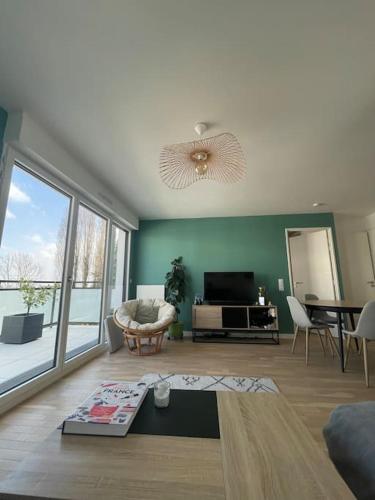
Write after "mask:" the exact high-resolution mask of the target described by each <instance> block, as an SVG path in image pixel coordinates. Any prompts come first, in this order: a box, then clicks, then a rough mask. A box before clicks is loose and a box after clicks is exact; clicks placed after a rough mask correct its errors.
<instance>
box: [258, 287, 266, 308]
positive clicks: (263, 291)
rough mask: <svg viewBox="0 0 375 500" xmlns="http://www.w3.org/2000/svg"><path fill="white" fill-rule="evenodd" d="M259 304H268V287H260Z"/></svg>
mask: <svg viewBox="0 0 375 500" xmlns="http://www.w3.org/2000/svg"><path fill="white" fill-rule="evenodd" d="M258 290H259V292H258V304H259V305H260V306H265V305H266V287H264V286H260V287H258Z"/></svg>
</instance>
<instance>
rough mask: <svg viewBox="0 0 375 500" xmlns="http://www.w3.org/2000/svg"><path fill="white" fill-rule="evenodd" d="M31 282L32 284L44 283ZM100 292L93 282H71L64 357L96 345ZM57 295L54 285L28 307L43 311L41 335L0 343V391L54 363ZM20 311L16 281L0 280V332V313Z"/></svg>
mask: <svg viewBox="0 0 375 500" xmlns="http://www.w3.org/2000/svg"><path fill="white" fill-rule="evenodd" d="M33 283H34V286H36V287H38V286H40V287H42V286H46V285H47V284H48V283H47V282H41V281H34V282H33ZM60 284H61V283H60ZM58 285H59V283H58ZM101 292H102V290H101V286H100V284H98V283H96V282H90V283H85V284H83V283H80V282H74V283H73V287H72V296H71V306H70V314H69V328H68V337H67V348H66V359H70V358H72V357H74V356H75V355H77V354H79V353H81V352H83V351H86V350H87V349H89V348H90V347H93V346H95V345H97V344H98V340H99V321H100V308H101ZM60 295H61V290H60V289H59V288H57V289H56V290H55V291H54V293H53V295H52V296H51V297H50V299H49V300H48V302H47V303H46V304H45V305H44V306H43V307H39V308H34V309H33V310H32V312H37V313H43V314H44V322H43V334H42V337H40V338H39V339H37V340H34V341H32V342H28V343H25V344H10V343H6V344H5V343H2V342H0V394H2V393H4V392H6V391H7V390H9V389H11V388H13V387H16V386H17V385H19V384H21V383H23V382H25V381H26V380H29V379H31V378H33V377H35V376H36V375H39V374H41V373H43V372H45V371H46V370H48V369H50V368H52V367H53V366H54V365H55V351H56V340H57V332H58V323H57V321H58V317H59V309H60ZM24 311H25V306H24V304H23V303H22V297H21V293H20V290H19V282H17V281H2V280H0V331H1V328H2V323H3V318H4V316H8V315H12V314H18V313H22V312H24Z"/></svg>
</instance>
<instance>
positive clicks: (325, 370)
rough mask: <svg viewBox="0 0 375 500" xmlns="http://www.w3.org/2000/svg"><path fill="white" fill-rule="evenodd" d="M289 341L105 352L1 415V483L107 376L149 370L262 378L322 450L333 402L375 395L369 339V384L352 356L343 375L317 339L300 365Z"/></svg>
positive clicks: (300, 351)
mask: <svg viewBox="0 0 375 500" xmlns="http://www.w3.org/2000/svg"><path fill="white" fill-rule="evenodd" d="M290 347H291V340H290V339H287V340H282V341H281V344H280V345H279V346H276V345H275V346H273V345H233V344H193V343H192V342H191V340H190V339H187V340H184V341H182V342H181V341H177V342H175V341H166V342H165V345H164V349H163V352H162V353H161V354H159V355H157V356H149V357H141V358H138V357H135V356H132V355H130V354H129V353H128V352H127V350H126V349H125V348H124V349H121V350H120V351H118V352H117V353H115V354H112V355H110V354H104V355H102V356H100V357H98V358H96V359H95V360H93V361H91V362H90V363H88V364H87V365H85V366H84V367H82V368H80V369H79V370H77V371H76V372H74V373H72V374H70V375H69V376H67V377H65V378H64V379H62V380H61V381H59V382H57V383H55V384H53V385H52V386H50V387H49V388H47V389H45V390H44V391H42V392H40V393H39V394H38V395H37V396H34V397H33V398H31V399H30V400H28V401H27V402H25V403H23V404H21V405H19V406H18V407H17V408H15V409H13V410H12V411H10V412H8V413H7V414H5V415H3V416H2V417H0V480H1V479H4V478H5V477H6V476H7V474H8V472H10V471H13V470H14V469H15V467H16V466H17V465H18V463H19V462H20V461H21V460H22V459H23V458H25V457H26V456H27V455H28V454H29V453H30V451H31V450H32V449H33V448H34V447H35V445H36V444H38V443H39V442H40V441H42V440H43V439H44V438H46V437H47V435H48V434H49V433H50V432H51V431H52V430H53V429H55V428H56V426H57V425H59V424H60V423H61V421H62V420H63V418H64V416H66V415H67V414H68V413H69V412H70V411H71V410H72V409H74V408H75V407H76V406H77V404H78V403H79V402H81V401H82V400H83V399H84V398H85V397H86V396H87V395H88V394H89V393H90V391H92V390H94V388H95V387H96V386H97V385H98V383H99V382H100V381H102V380H105V379H107V380H108V379H115V380H117V379H118V380H132V379H133V380H137V379H138V378H140V377H141V376H142V375H143V374H144V373H147V372H164V373H166V372H177V373H195V374H223V375H224V374H227V375H230V374H234V375H244V376H268V377H271V378H273V380H274V381H275V382H276V383H277V385H278V387H279V388H280V391H281V392H282V393H283V394H284V395H285V396H286V398H287V399H288V401H289V403H290V404H291V405H292V406H293V407H294V409H295V411H296V412H297V414H298V415H299V416H300V417H301V419H302V420H303V421H304V423H305V424H306V425H307V427H308V429H309V430H310V432H311V433H312V435H313V437H314V439H316V441H317V442H318V443H319V444H320V445H321V446H323V447H324V442H323V438H322V434H321V432H322V427H323V426H324V424H325V422H326V421H327V419H328V417H329V413H330V412H331V410H332V409H333V408H334V407H335V406H336V405H338V404H343V403H352V402H355V401H364V400H374V399H375V342H374V343H370V344H369V366H370V374H371V368H373V369H372V372H373V377H372V378H371V379H370V382H371V383H372V386H371V387H370V388H369V389H367V388H366V386H365V383H364V377H363V364H362V358H361V357H359V356H357V355H353V356H352V357H351V360H350V362H349V366H348V370H347V372H346V373H341V372H340V370H339V361H338V359H337V357H336V358H335V359H334V360H332V358H331V356H330V355H328V354H327V356H326V357H324V356H323V353H322V351H321V347H320V345H319V343H318V340H317V338H314V337H313V338H312V340H311V352H310V365H309V366H308V367H306V366H305V362H304V345H303V337H302V336H301V338H300V339H299V341H298V343H297V349H296V353H295V354H294V355H292V354H291V353H290Z"/></svg>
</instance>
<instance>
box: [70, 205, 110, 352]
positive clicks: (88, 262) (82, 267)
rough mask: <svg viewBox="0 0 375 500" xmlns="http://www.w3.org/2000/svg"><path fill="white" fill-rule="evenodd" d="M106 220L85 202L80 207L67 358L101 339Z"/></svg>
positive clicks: (72, 278) (72, 279) (72, 280)
mask: <svg viewBox="0 0 375 500" xmlns="http://www.w3.org/2000/svg"><path fill="white" fill-rule="evenodd" d="M106 239H107V220H106V219H105V218H104V217H102V216H101V215H99V214H98V213H96V212H94V211H93V210H91V209H90V208H88V207H87V206H85V205H83V204H82V203H81V204H80V205H79V209H78V220H77V231H76V243H75V251H74V266H73V275H72V276H71V278H70V283H71V287H72V289H71V295H70V310H69V325H68V336H67V345H66V354H65V359H66V360H68V359H71V358H72V357H74V356H77V354H80V353H82V352H84V351H86V350H87V349H90V348H91V347H93V346H95V345H97V344H98V343H99V342H100V332H101V317H102V312H101V311H102V300H103V288H104V270H105V260H106Z"/></svg>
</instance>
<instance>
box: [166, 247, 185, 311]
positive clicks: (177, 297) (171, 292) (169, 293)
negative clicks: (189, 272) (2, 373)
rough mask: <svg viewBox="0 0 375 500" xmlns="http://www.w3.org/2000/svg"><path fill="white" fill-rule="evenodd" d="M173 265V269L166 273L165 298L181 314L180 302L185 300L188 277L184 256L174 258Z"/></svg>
mask: <svg viewBox="0 0 375 500" xmlns="http://www.w3.org/2000/svg"><path fill="white" fill-rule="evenodd" d="M171 265H172V269H171V271H168V272H167V274H166V275H165V300H166V301H167V302H169V303H170V304H172V306H174V307H175V309H176V313H177V314H179V313H180V308H179V307H178V304H180V303H183V302H185V296H186V295H185V294H186V277H185V267H184V265H183V264H182V256H180V257H177V258H176V259H174V260H172V262H171Z"/></svg>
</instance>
